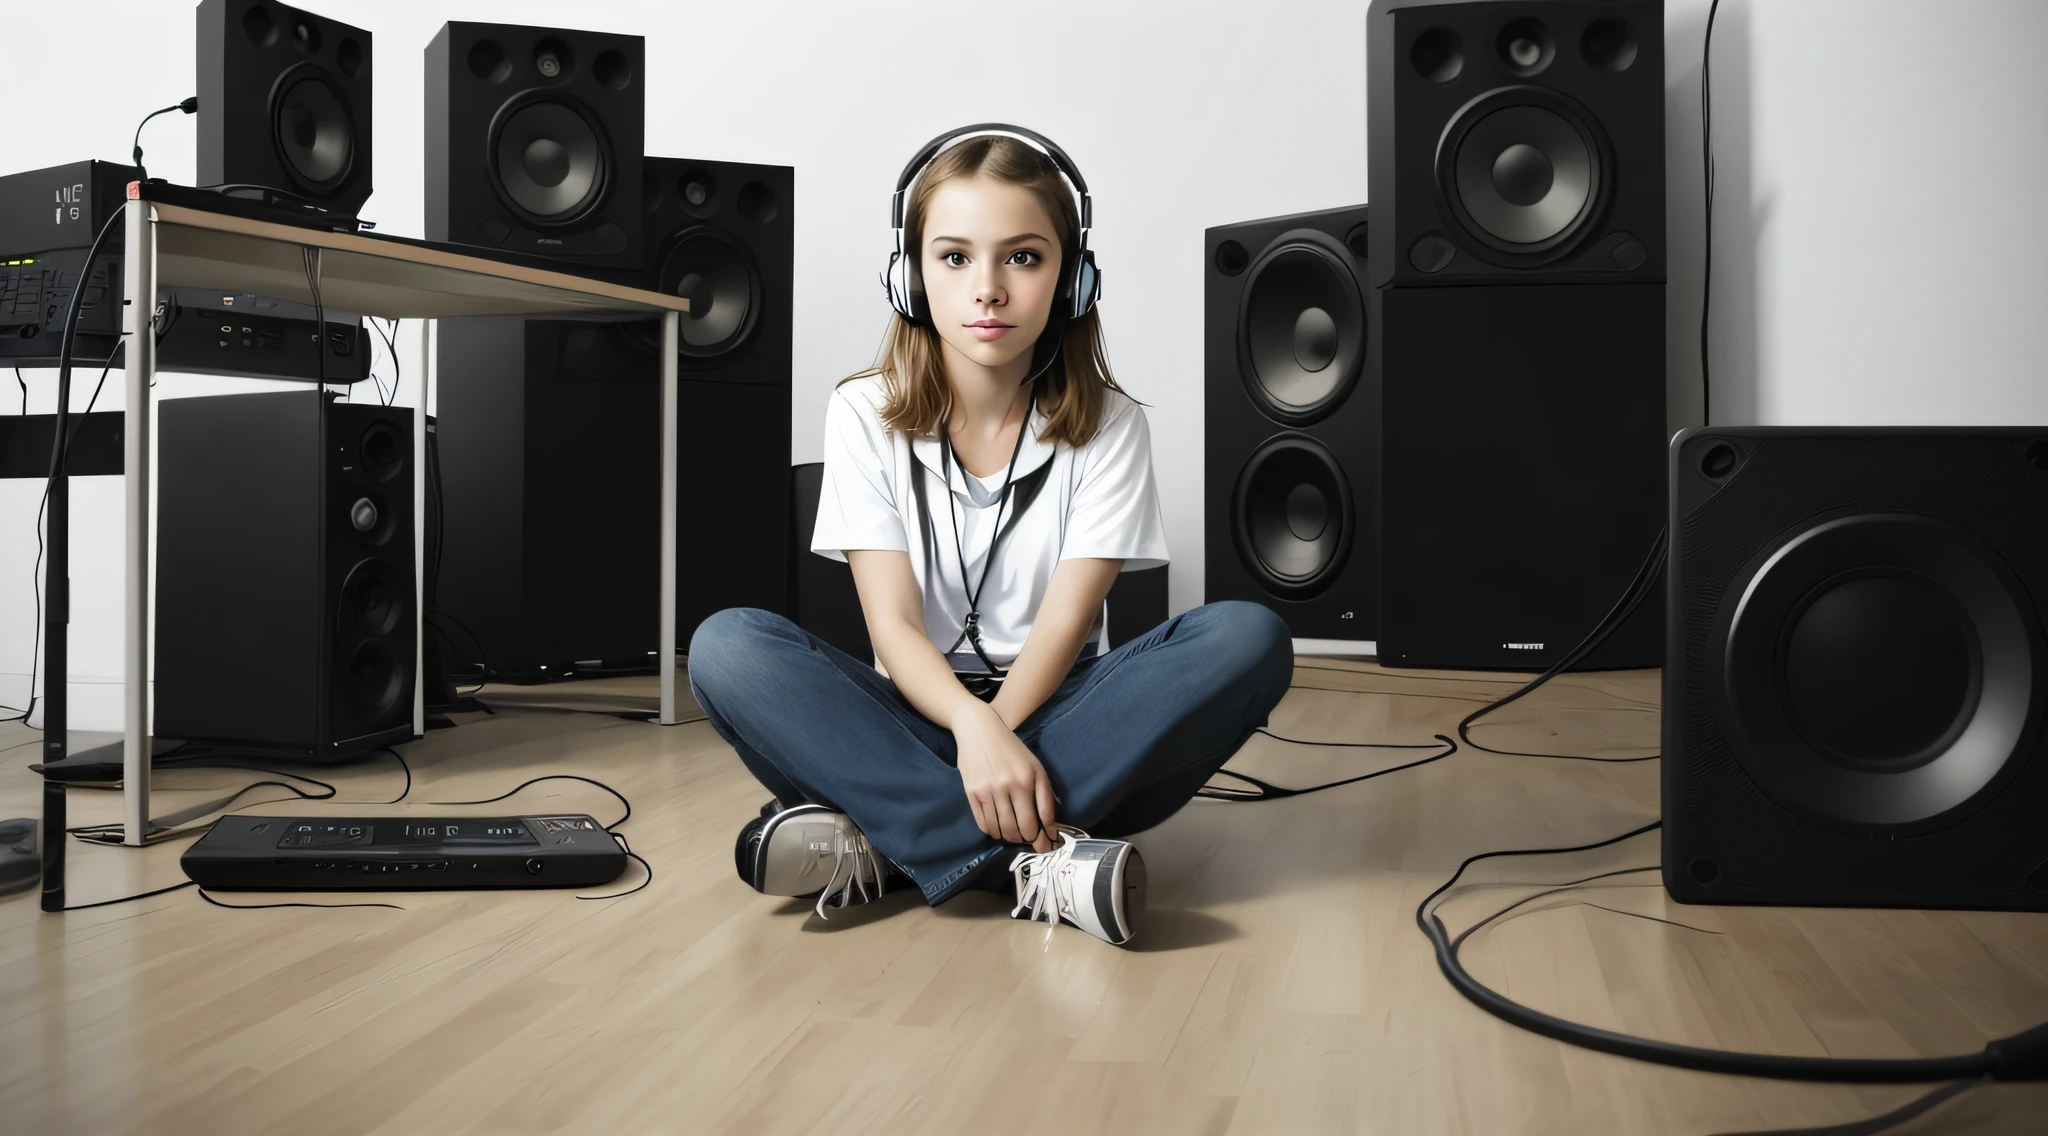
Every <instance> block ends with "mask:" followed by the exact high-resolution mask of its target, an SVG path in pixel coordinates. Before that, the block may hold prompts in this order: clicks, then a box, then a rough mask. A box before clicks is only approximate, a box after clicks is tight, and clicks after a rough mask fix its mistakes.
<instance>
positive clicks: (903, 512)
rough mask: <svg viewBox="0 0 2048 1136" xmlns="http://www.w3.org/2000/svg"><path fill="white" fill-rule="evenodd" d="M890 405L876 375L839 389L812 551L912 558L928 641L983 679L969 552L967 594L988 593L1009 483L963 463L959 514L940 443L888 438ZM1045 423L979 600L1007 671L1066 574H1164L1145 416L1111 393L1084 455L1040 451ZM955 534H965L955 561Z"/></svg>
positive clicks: (1038, 418) (994, 657)
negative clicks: (1076, 570) (973, 628)
mask: <svg viewBox="0 0 2048 1136" xmlns="http://www.w3.org/2000/svg"><path fill="white" fill-rule="evenodd" d="M885 398H886V394H885V388H884V386H883V379H882V378H881V377H880V376H877V375H870V376H865V377H862V378H858V379H853V380H851V381H849V382H845V383H841V384H840V385H839V386H838V387H836V388H834V390H833V392H832V400H831V402H830V404H829V405H828V406H827V407H826V410H825V476H824V481H823V486H822V488H821V489H820V491H819V493H818V520H817V526H816V527H815V528H814V529H813V530H812V532H811V551H813V552H816V553H819V554H821V555H824V556H829V557H831V558H832V559H834V560H845V559H846V550H848V549H895V550H898V551H902V552H906V553H908V554H909V556H910V569H911V571H912V572H913V573H914V574H915V575H916V577H917V586H918V590H919V591H921V592H922V593H923V594H924V627H925V634H926V635H927V636H929V637H930V639H931V641H932V643H933V645H935V646H936V647H938V649H939V652H940V653H941V654H947V655H948V657H949V658H950V660H951V661H952V663H953V666H954V669H956V670H964V671H973V672H980V671H981V670H983V669H984V668H983V666H982V663H981V659H980V657H979V656H978V655H976V654H975V652H974V647H973V645H972V644H971V643H969V642H967V641H966V640H964V639H962V638H961V633H962V632H963V631H964V630H965V628H966V622H967V594H966V591H965V587H963V584H962V581H961V576H960V559H961V550H962V549H964V551H965V553H966V561H967V579H968V581H969V582H970V583H969V584H968V585H966V586H970V587H971V586H973V584H975V583H979V582H980V580H981V576H982V569H983V567H984V566H985V565H986V564H987V561H988V556H989V544H990V540H991V538H992V537H993V536H994V526H995V520H996V501H997V497H998V495H999V494H1000V492H1001V490H1002V487H1003V476H1004V471H1003V470H997V471H996V472H995V473H994V474H992V475H990V476H988V477H982V478H976V477H972V476H968V475H967V474H966V473H965V471H963V470H962V469H961V468H960V466H959V465H958V463H957V455H956V463H955V465H954V466H953V470H952V483H953V504H952V507H951V508H950V509H949V508H948V507H947V501H946V488H945V484H946V478H945V469H944V466H943V465H942V464H941V463H942V458H941V453H942V451H941V447H940V445H939V442H938V439H936V438H918V439H914V440H913V439H911V438H910V437H909V436H908V435H906V434H905V433H903V432H901V431H893V432H892V431H889V430H887V429H885V428H884V427H883V425H882V418H881V409H882V405H883V403H884V401H885ZM1046 421H1047V419H1046V416H1045V414H1043V413H1042V412H1040V411H1039V409H1038V408H1037V407H1036V406H1033V407H1032V410H1031V417H1030V420H1029V423H1028V426H1029V429H1028V430H1027V431H1026V432H1025V435H1024V439H1023V445H1022V448H1021V449H1019V450H1018V452H1017V463H1016V471H1015V473H1014V475H1013V478H1012V484H1011V488H1010V503H1009V505H1008V506H1007V507H1005V508H1004V509H1003V510H1002V513H1003V521H1002V524H1003V536H1002V543H1001V545H1000V546H999V547H998V548H997V550H996V554H995V557H996V559H995V565H994V566H993V567H992V568H990V569H989V572H988V583H987V585H986V586H985V588H984V589H983V591H982V593H981V603H980V605H979V607H980V611H981V620H980V627H981V642H982V646H983V648H984V649H985V650H986V651H987V652H988V657H989V659H990V660H991V661H993V662H994V663H995V664H996V665H997V666H998V667H1003V668H1007V667H1009V665H1010V664H1011V663H1013V662H1014V661H1016V658H1017V655H1018V652H1020V651H1022V650H1023V648H1024V638H1025V636H1026V635H1028V634H1030V631H1031V620H1032V617H1033V616H1035V615H1037V613H1038V605H1039V601H1041V600H1042V599H1044V598H1045V589H1046V585H1047V584H1048V583H1050V582H1051V580H1052V573H1053V569H1054V568H1055V567H1056V566H1057V565H1058V564H1059V562H1060V561H1062V560H1066V559H1070V558H1087V557H1100V558H1103V559H1112V560H1114V559H1121V560H1122V561H1123V562H1124V566H1123V570H1124V571H1126V572H1129V571H1134V570H1136V569H1139V568H1153V567H1157V566H1159V565H1161V564H1165V563H1166V562H1167V555H1166V526H1165V523H1164V521H1163V520H1162V519H1161V517H1160V512H1159V486H1158V482H1157V481H1156V480H1155V479H1154V477H1153V474H1152V434H1151V430H1150V428H1149V427H1148V426H1147V424H1146V421H1145V411H1144V408H1143V407H1141V406H1139V405H1138V404H1137V403H1136V402H1135V401H1133V400H1132V399H1130V398H1129V397H1128V396H1126V395H1124V394H1121V393H1119V392H1117V391H1105V392H1104V399H1103V408H1102V424H1101V427H1100V428H1099V429H1098V430H1097V431H1096V433H1095V436H1094V437H1093V438H1091V439H1090V440H1089V441H1088V444H1087V445H1085V446H1082V447H1081V448H1079V449H1075V448H1073V447H1071V446H1066V445H1060V444H1056V443H1053V442H1049V441H1045V440H1043V439H1041V438H1040V437H1039V434H1040V433H1041V432H1042V431H1043V430H1044V429H1045V426H1046ZM920 483H921V486H922V491H923V508H922V509H920V507H919V503H918V493H919V488H920ZM925 518H929V522H928V524H927V521H926V519H925ZM963 522H964V523H963ZM956 524H959V525H960V526H961V527H960V537H959V539H960V548H957V549H956V547H955V544H954V532H955V525H956ZM932 538H936V539H935V540H934V539H932ZM1105 606H1106V605H1105ZM1096 624H1097V626H1096V628H1095V630H1094V631H1092V632H1091V633H1090V642H1089V645H1087V646H1084V647H1083V648H1082V651H1081V653H1082V654H1083V655H1087V654H1093V653H1096V652H1098V651H1099V650H1100V647H1101V637H1100V632H1101V625H1102V619H1101V617H1100V616H1098V617H1097V621H1096ZM1139 630H1142V629H1139Z"/></svg>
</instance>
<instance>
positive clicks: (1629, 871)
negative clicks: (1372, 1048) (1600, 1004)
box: [1451, 864, 1721, 947]
mask: <svg viewBox="0 0 2048 1136" xmlns="http://www.w3.org/2000/svg"><path fill="white" fill-rule="evenodd" d="M1660 870H1661V869H1660V868H1659V866H1658V865H1656V864H1644V865H1642V866H1640V867H1635V868H1616V869H1615V870H1613V871H1611V872H1600V873H1598V874H1597V875H1591V876H1581V877H1580V878H1578V879H1576V880H1567V881H1565V882H1564V883H1561V884H1559V885H1557V886H1556V887H1554V888H1550V889H1548V890H1546V891H1539V892H1537V893H1536V894H1534V895H1525V896H1523V897H1522V898H1520V899H1518V900H1516V901H1514V902H1513V903H1510V904H1508V905H1507V906H1506V907H1503V908H1501V909H1500V910H1499V911H1496V912H1494V913H1493V914H1491V915H1489V916H1487V917H1486V918H1484V919H1481V920H1480V921H1479V922H1477V923H1474V924H1473V925H1471V926H1470V927H1467V928H1466V929H1465V932H1464V933H1463V934H1461V935H1459V936H1458V939H1457V942H1455V943H1452V944H1451V945H1452V946H1454V947H1455V946H1459V945H1462V944H1463V943H1464V942H1465V940H1466V939H1469V938H1471V937H1472V936H1473V935H1475V934H1477V933H1478V932H1479V930H1480V928H1482V927H1485V926H1486V925H1487V924H1489V923H1492V922H1493V921H1494V920H1496V919H1500V918H1502V917H1503V916H1505V915H1507V913H1508V912H1510V911H1513V910H1514V909H1515V908H1517V907H1521V906H1522V905H1524V904H1529V903H1534V902H1536V901H1537V900H1539V899H1546V898H1548V897H1550V896H1553V895H1557V894H1559V893H1560V892H1567V891H1571V890H1572V889H1574V888H1580V887H1584V886H1585V885H1587V884H1590V883H1592V882H1593V881H1595V880H1604V879H1609V878H1611V877H1614V876H1632V875H1634V874H1636V873H1637V872H1655V871H1660ZM1639 886H1642V887H1662V886H1663V884H1662V883H1655V884H1642V885H1639ZM1577 902H1579V903H1580V904H1581V905H1583V906H1585V907H1594V908H1599V910H1601V911H1612V912H1613V913H1614V914H1616V915H1627V916H1630V917H1632V918H1636V919H1647V920H1649V921H1650V922H1652V923H1663V924H1666V925H1667V926H1672V927H1682V928H1684V929H1685V930H1687V931H1698V932H1699V933H1701V934H1702V935H1718V934H1720V933H1721V932H1719V931H1714V930H1710V929H1708V928H1706V927H1695V926H1693V925H1692V924H1690V923H1680V922H1677V921H1676V920H1672V919H1662V918H1659V917H1657V916H1655V915H1645V914H1643V913H1642V912H1640V911H1622V910H1620V909H1619V908H1614V907H1601V906H1600V905H1599V904H1597V903H1588V902H1586V901H1584V900H1579V901H1577Z"/></svg>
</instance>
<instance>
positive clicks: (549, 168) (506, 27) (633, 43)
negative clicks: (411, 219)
mask: <svg viewBox="0 0 2048 1136" xmlns="http://www.w3.org/2000/svg"><path fill="white" fill-rule="evenodd" d="M646 55H647V53H646V43H645V41H644V40H643V39H642V38H641V37H640V36H635V35H613V34H610V33H605V32H590V31H574V30H570V29H565V28H531V27H520V26H517V25H512V24H477V23H457V22H450V23H447V24H443V25H442V26H441V30H440V31H439V32H438V33H436V34H435V36H434V38H433V40H432V41H431V42H430V43H428V44H427V77H426V115H427V118H426V143H427V149H426V171H427V193H426V197H427V223H426V235H427V239H428V240H433V241H456V242H459V243H462V244H471V245H486V246H489V247H492V248H502V249H507V250H510V251H514V252H524V253H532V254H536V255H540V256H547V257H553V258H559V259H560V260H562V261H564V262H565V266H568V267H571V268H579V269H622V270H625V271H626V272H627V273H629V274H633V273H638V272H639V271H640V268H641V265H642V261H643V259H644V257H645V255H646V252H645V250H644V249H643V248H642V247H641V176H642V175H641V153H642V147H643V146H644V145H645V142H644V137H645V123H646V109H647V108H646V101H647V88H646V79H647V66H646V63H647V59H646Z"/></svg>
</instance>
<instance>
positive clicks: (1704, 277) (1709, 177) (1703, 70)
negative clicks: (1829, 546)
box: [1700, 0, 1721, 426]
mask: <svg viewBox="0 0 2048 1136" xmlns="http://www.w3.org/2000/svg"><path fill="white" fill-rule="evenodd" d="M1720 8H1721V0H1714V2H1713V3H1711V4H1709V5H1707V34H1706V38H1705V39H1704V40H1703V41H1702V43H1701V44H1700V164H1701V165H1702V166H1703V167H1704V173H1705V175H1706V196H1707V200H1706V208H1705V210H1703V212H1704V214H1705V222H1706V223H1705V231H1706V242H1707V243H1706V251H1705V255H1703V256H1702V257H1701V258H1700V425H1702V426H1705V425H1707V424H1708V423H1710V422H1712V421H1713V420H1714V416H1713V413H1712V410H1713V404H1712V402H1711V401H1710V400H1709V397H1708V396H1709V394H1710V393H1711V388H1710V387H1709V385H1708V382H1707V309H1708V307H1709V302H1710V301H1711V300H1712V299H1713V294H1714V292H1713V283H1714V90H1713V82H1712V79H1713V74H1714V13H1715V12H1717V11H1719V10H1720Z"/></svg>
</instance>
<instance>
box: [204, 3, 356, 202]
mask: <svg viewBox="0 0 2048 1136" xmlns="http://www.w3.org/2000/svg"><path fill="white" fill-rule="evenodd" d="M198 49H199V73H198V79H199V83H198V86H199V110H198V115H199V184H201V185H226V186H247V187H254V188H259V189H270V190H282V191H285V192H287V193H290V194H292V195H293V196H295V197H297V198H299V199H300V200H303V201H309V202H312V203H315V204H318V205H320V206H322V207H324V208H328V209H332V210H333V211H335V212H337V213H340V214H342V215H345V216H353V215H354V214H355V212H356V211H357V210H358V209H360V208H362V205H363V202H364V201H366V200H368V198H369V196H370V180H371V179H370V175H371V160H370V157H371V156H370V125H371V116H370V110H371V103H370V90H371V78H372V75H371V66H370V33H369V32H367V31H364V30H363V29H361V28H356V27H350V26H349V25H347V24H344V23H342V22H341V21H339V20H333V19H328V18H327V17H325V16H317V15H314V14H313V13H311V12H305V11H301V10H299V9H297V8H291V7H287V6H285V5H283V4H277V3H271V2H269V0H203V2H202V3H201V4H200V5H199V39H198Z"/></svg>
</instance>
